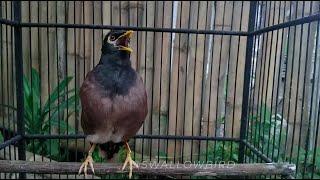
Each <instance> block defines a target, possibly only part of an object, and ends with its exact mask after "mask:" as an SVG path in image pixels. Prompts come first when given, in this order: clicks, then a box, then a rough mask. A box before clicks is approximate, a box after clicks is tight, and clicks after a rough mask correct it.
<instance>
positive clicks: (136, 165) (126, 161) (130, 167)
mask: <svg viewBox="0 0 320 180" xmlns="http://www.w3.org/2000/svg"><path fill="white" fill-rule="evenodd" d="M128 163H129V179H131V177H132V165H133V166H135V167H136V168H139V166H138V164H137V163H136V162H134V161H133V160H132V158H131V155H130V153H128V154H127V158H126V160H125V162H124V164H123V166H122V171H123V170H124V169H125V168H126V166H127V164H128Z"/></svg>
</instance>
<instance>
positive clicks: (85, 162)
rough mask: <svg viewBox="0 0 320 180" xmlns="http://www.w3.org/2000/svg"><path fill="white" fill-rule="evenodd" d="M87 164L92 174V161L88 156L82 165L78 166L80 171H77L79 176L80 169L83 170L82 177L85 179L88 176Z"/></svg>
mask: <svg viewBox="0 0 320 180" xmlns="http://www.w3.org/2000/svg"><path fill="white" fill-rule="evenodd" d="M88 164H89V166H90V168H91V170H92V173H93V174H94V168H93V159H92V157H91V156H88V157H87V158H86V160H85V161H84V162H83V163H82V165H81V166H80V169H79V172H78V174H81V172H82V169H83V172H84V176H85V177H87V175H88V174H87V169H88V168H87V167H88Z"/></svg>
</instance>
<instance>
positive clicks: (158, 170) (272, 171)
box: [0, 160, 296, 176]
mask: <svg viewBox="0 0 320 180" xmlns="http://www.w3.org/2000/svg"><path fill="white" fill-rule="evenodd" d="M80 165H81V163H80V162H35V161H33V162H30V161H10V160H0V172H3V173H17V172H25V173H36V174H76V173H78V170H79V167H80ZM121 166H122V164H107V163H95V164H94V169H95V174H107V173H124V172H127V170H125V171H121ZM295 168H296V166H295V165H293V164H277V163H260V164H230V163H229V164H191V163H184V164H172V163H171V164H170V163H155V162H146V163H139V168H138V169H134V170H133V172H134V173H137V174H153V175H192V176H256V175H282V176H289V175H292V174H293V173H294V172H295ZM88 174H91V170H88Z"/></svg>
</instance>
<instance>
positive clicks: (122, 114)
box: [79, 31, 148, 177]
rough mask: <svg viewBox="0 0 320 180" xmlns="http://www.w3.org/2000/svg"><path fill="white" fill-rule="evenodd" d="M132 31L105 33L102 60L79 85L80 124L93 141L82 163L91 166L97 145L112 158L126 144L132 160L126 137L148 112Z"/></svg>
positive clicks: (134, 129) (130, 135) (128, 136)
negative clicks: (134, 64)
mask: <svg viewBox="0 0 320 180" xmlns="http://www.w3.org/2000/svg"><path fill="white" fill-rule="evenodd" d="M131 34H132V31H111V32H110V33H108V34H107V35H106V37H105V39H104V43H103V47H102V55H101V59H100V62H99V64H98V65H97V66H96V67H94V69H93V70H92V71H90V72H89V73H88V74H87V76H86V78H85V80H84V82H83V84H82V86H81V88H80V99H81V106H82V114H81V126H82V128H83V131H84V133H85V134H86V135H87V138H86V140H87V141H89V142H90V143H91V144H92V145H93V146H92V147H91V149H90V151H89V155H88V157H87V159H86V161H85V162H84V164H83V166H86V165H88V163H89V164H90V166H91V168H92V169H93V166H92V159H90V158H91V154H92V151H93V150H94V148H95V146H98V147H99V148H100V151H102V154H106V155H107V158H111V157H112V156H113V154H114V153H116V152H117V151H118V150H119V146H121V145H124V144H125V145H126V147H127V150H128V157H127V160H126V163H127V161H132V159H131V157H130V152H131V150H130V148H129V146H128V144H127V141H128V140H129V139H130V138H132V137H133V136H134V135H136V133H137V132H138V130H139V129H140V127H141V126H142V124H143V122H144V119H145V117H146V115H147V113H148V109H147V93H146V90H145V87H144V84H143V81H142V79H141V77H140V75H139V74H138V73H137V72H136V71H135V70H133V69H132V67H131V63H130V53H131V51H132V50H131V49H130V48H129V47H128V43H129V40H130V36H131ZM126 163H125V165H126ZM83 166H82V167H83ZM131 166H132V164H131ZM131 166H130V170H131V171H132V167H131ZM81 170H82V168H80V171H79V172H81ZM85 174H86V172H85ZM129 177H131V174H129Z"/></svg>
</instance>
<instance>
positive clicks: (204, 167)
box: [0, 1, 320, 179]
mask: <svg viewBox="0 0 320 180" xmlns="http://www.w3.org/2000/svg"><path fill="white" fill-rule="evenodd" d="M0 7H1V8H0V31H1V32H0V44H1V45H0V79H1V80H0V128H1V134H0V141H1V143H2V144H1V145H0V150H1V152H0V158H1V159H2V160H0V175H1V179H2V178H43V179H46V178H55V179H56V178H66V179H75V178H83V175H78V174H77V173H78V169H79V167H80V162H81V161H83V159H84V157H85V155H86V153H87V150H88V148H89V144H88V142H86V141H85V135H84V134H83V131H82V128H81V126H80V118H81V117H80V116H81V103H80V101H79V96H78V91H79V88H80V86H81V84H82V82H83V80H84V78H85V76H86V74H87V73H88V72H89V71H90V70H91V69H92V68H93V67H94V66H95V65H97V63H98V62H99V59H100V55H101V46H102V43H103V38H104V36H105V35H106V33H108V32H109V30H111V29H114V30H120V29H123V30H133V31H135V33H134V36H133V37H132V40H131V46H132V49H133V52H132V54H131V62H132V67H133V68H134V69H135V70H136V71H137V72H138V73H139V74H140V75H141V76H142V79H143V82H144V84H145V87H146V89H147V93H148V109H149V112H148V115H147V118H146V120H145V122H144V124H143V126H142V127H141V129H140V130H139V132H138V134H137V135H136V136H135V137H134V138H132V139H131V140H130V142H129V143H130V145H131V147H132V150H133V157H134V160H135V161H136V162H137V163H139V165H140V168H138V169H134V171H133V174H134V178H159V177H165V178H198V177H211V178H220V177H230V176H231V177H232V176H233V177H243V178H248V177H249V178H254V177H256V178H294V177H298V178H319V177H320V165H319V163H320V150H319V148H318V147H319V145H320V140H319V138H318V137H319V122H320V120H319V116H320V115H319V113H320V109H319V108H320V94H319V92H320V91H319V88H320V83H319V82H320V80H319V78H320V71H319V68H320V66H319V65H320V58H319V57H320V56H319V54H320V53H319V49H320V46H319V40H320V36H319V21H320V14H319V11H320V4H319V2H318V1H21V2H20V1H1V3H0ZM93 159H94V161H95V164H94V166H95V170H96V171H95V174H92V173H91V171H90V170H89V173H91V174H90V177H91V178H126V177H127V174H126V173H124V172H127V171H121V170H120V169H119V167H120V166H121V165H119V163H121V162H122V161H123V151H122V149H120V151H119V153H118V154H117V156H116V157H115V159H114V160H113V161H112V162H106V161H105V160H104V159H103V158H101V157H100V155H99V153H98V152H97V151H94V153H93Z"/></svg>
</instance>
